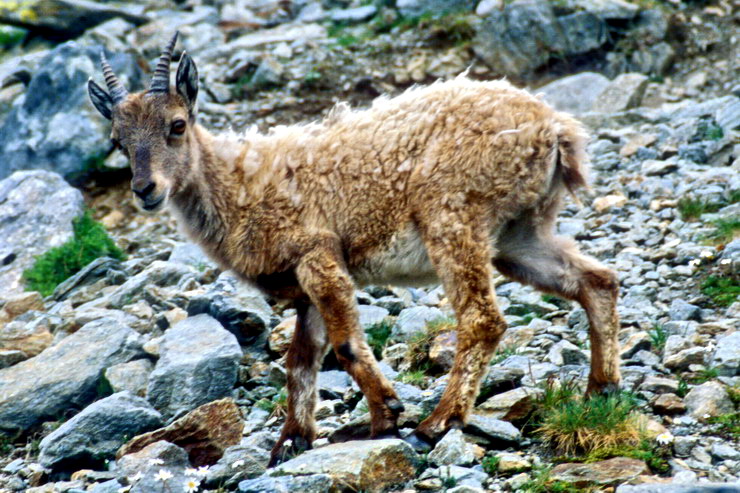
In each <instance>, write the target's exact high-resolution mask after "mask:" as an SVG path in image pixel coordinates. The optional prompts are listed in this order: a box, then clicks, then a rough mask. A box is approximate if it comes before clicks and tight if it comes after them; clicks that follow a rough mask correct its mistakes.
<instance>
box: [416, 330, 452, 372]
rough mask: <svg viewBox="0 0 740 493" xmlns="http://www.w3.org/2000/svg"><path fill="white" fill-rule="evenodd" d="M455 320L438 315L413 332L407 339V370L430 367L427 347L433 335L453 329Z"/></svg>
mask: <svg viewBox="0 0 740 493" xmlns="http://www.w3.org/2000/svg"><path fill="white" fill-rule="evenodd" d="M456 327H457V322H455V319H454V318H450V317H439V318H436V319H434V320H430V321H429V322H427V325H426V330H422V331H419V332H416V333H414V334H413V335H412V336H411V337H410V338H409V340H408V350H407V351H406V360H407V361H408V363H409V370H410V371H415V370H426V369H429V368H430V364H429V348H430V346H431V344H432V341H433V340H434V338H435V337H437V336H438V335H439V334H441V333H443V332H450V331H453V330H455V328H456Z"/></svg>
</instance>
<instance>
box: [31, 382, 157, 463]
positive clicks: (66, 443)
mask: <svg viewBox="0 0 740 493" xmlns="http://www.w3.org/2000/svg"><path fill="white" fill-rule="evenodd" d="M162 424H163V423H162V415H161V414H159V412H157V411H156V410H155V409H154V408H152V406H151V405H150V404H149V403H148V402H147V401H146V400H144V399H142V398H141V397H136V396H134V395H132V394H130V393H129V392H119V393H118V394H113V395H111V396H109V397H106V398H105V399H101V400H99V401H97V402H95V403H93V404H91V405H89V406H88V407H86V408H85V409H84V410H83V411H82V412H80V413H79V414H78V415H77V416H75V417H73V418H72V419H70V420H69V421H67V422H66V423H64V424H63V425H62V426H60V427H59V428H57V429H56V430H54V431H53V432H52V433H50V434H49V435H47V436H46V437H45V438H44V439H43V440H42V441H41V444H40V452H41V453H40V455H39V462H40V463H41V464H42V465H43V466H45V467H48V468H50V469H52V470H65V469H68V470H73V471H76V470H79V469H82V468H84V467H90V468H95V467H97V466H101V465H102V462H103V460H105V459H112V458H113V457H114V455H115V453H116V450H118V448H119V447H121V445H123V444H124V443H126V441H127V440H128V439H129V438H131V437H133V436H135V435H138V434H140V433H144V432H146V431H150V430H153V429H156V428H159V427H160V426H162Z"/></svg>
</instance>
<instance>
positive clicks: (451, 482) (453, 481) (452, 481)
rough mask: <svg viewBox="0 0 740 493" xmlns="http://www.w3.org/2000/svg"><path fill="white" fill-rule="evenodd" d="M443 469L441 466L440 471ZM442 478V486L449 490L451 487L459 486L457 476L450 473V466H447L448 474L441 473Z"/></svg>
mask: <svg viewBox="0 0 740 493" xmlns="http://www.w3.org/2000/svg"><path fill="white" fill-rule="evenodd" d="M441 471H442V468H440V472H441ZM440 479H441V480H442V488H444V489H446V490H448V489H450V488H454V487H455V486H457V478H455V476H453V475H452V474H451V473H450V468H449V467H448V468H447V471H446V474H444V475H441V474H440Z"/></svg>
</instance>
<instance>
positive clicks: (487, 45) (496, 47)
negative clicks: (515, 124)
mask: <svg viewBox="0 0 740 493" xmlns="http://www.w3.org/2000/svg"><path fill="white" fill-rule="evenodd" d="M476 30H477V32H476V36H475V39H474V42H473V49H474V51H475V53H476V55H478V56H479V57H480V58H481V59H482V60H483V61H484V62H486V64H487V65H488V66H489V67H491V68H492V69H493V70H495V71H497V72H499V73H502V74H505V75H510V76H524V77H527V76H530V75H531V74H532V73H533V72H534V71H535V70H536V69H537V68H539V67H542V66H543V65H545V64H546V63H547V62H548V61H549V60H550V58H551V57H552V56H553V55H554V54H556V53H557V54H559V56H564V57H569V56H573V55H578V54H582V53H586V52H588V51H591V50H595V49H597V48H600V47H601V46H603V45H604V44H605V43H606V42H607V40H608V36H607V26H606V22H605V21H604V20H603V19H602V18H600V17H599V16H597V15H595V14H593V13H591V12H576V13H574V14H570V15H565V16H562V17H556V16H555V11H554V10H553V7H552V5H551V3H550V2H547V1H545V0H527V1H518V2H514V3H512V4H509V5H507V6H506V7H505V8H504V9H503V10H500V9H493V10H491V12H490V13H489V14H488V16H487V17H486V18H485V19H484V20H483V22H481V23H480V25H479V26H477V28H476ZM543 46H546V47H547V49H543Z"/></svg>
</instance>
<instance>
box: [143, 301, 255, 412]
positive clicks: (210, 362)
mask: <svg viewBox="0 0 740 493" xmlns="http://www.w3.org/2000/svg"><path fill="white" fill-rule="evenodd" d="M241 357H242V351H241V348H240V347H239V344H238V343H237V342H236V337H235V336H234V335H233V334H232V333H231V332H229V331H227V330H226V329H224V328H223V326H222V325H221V324H220V323H219V322H218V321H217V320H215V319H214V318H212V317H210V316H208V315H197V316H195V317H190V318H187V319H185V320H183V321H182V322H179V323H177V324H176V325H175V326H174V327H172V328H171V329H169V330H167V331H166V332H165V334H164V339H163V340H162V344H161V346H160V358H159V361H157V365H156V366H155V367H154V371H152V373H151V374H150V375H149V386H148V387H147V399H148V400H149V402H151V403H152V405H154V407H155V408H157V409H158V410H159V411H160V412H161V413H162V415H163V416H164V417H165V418H166V419H172V418H177V417H180V416H182V415H183V414H185V413H187V412H188V411H191V410H192V409H195V408H196V407H198V406H200V405H202V404H206V403H208V402H211V401H214V400H217V399H222V398H224V397H229V396H231V391H232V389H233V388H234V384H235V383H236V372H237V368H238V366H239V361H240V360H241Z"/></svg>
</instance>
